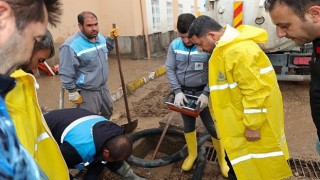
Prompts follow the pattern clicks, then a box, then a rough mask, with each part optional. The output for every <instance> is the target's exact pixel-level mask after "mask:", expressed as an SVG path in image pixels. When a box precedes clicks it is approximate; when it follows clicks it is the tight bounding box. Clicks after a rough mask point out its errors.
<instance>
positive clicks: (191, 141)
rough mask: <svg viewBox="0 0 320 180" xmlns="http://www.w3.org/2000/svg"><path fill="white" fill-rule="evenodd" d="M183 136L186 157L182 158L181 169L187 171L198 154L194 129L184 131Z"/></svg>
mask: <svg viewBox="0 0 320 180" xmlns="http://www.w3.org/2000/svg"><path fill="white" fill-rule="evenodd" d="M184 137H185V139H186V143H187V149H188V157H187V158H186V159H185V160H184V162H183V164H182V167H181V169H182V170H184V171H189V170H190V169H191V168H192V166H193V163H194V161H195V160H196V159H197V156H198V152H197V134H196V131H192V132H189V133H185V134H184Z"/></svg>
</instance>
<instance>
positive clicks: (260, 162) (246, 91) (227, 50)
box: [188, 16, 292, 180]
mask: <svg viewBox="0 0 320 180" xmlns="http://www.w3.org/2000/svg"><path fill="white" fill-rule="evenodd" d="M188 33H189V34H188V37H189V38H191V40H192V41H193V42H194V43H195V44H196V45H197V46H198V49H199V50H203V51H205V52H208V53H212V55H211V57H210V60H209V89H210V101H211V102H210V103H209V104H210V109H211V112H212V113H213V112H214V114H215V117H216V122H215V123H216V129H217V131H218V133H219V135H220V137H221V141H222V144H223V146H224V147H225V151H226V160H227V162H228V164H229V167H230V170H229V173H228V177H229V179H244V180H259V179H265V180H273V179H274V180H279V179H284V178H286V177H289V176H291V175H292V173H291V170H290V168H289V166H288V164H287V161H286V160H287V159H289V152H288V147H287V142H286V137H285V132H284V114H283V104H282V96H281V93H280V89H279V86H278V84H277V78H276V74H275V71H274V69H273V67H272V65H271V63H270V61H269V59H268V57H267V56H266V54H265V53H264V52H263V51H262V50H261V49H260V47H259V46H258V43H265V42H266V41H267V38H268V37H267V32H266V31H265V30H263V29H261V28H257V27H253V26H241V27H239V28H238V29H234V28H233V27H231V26H228V25H227V26H226V27H225V28H223V27H222V26H221V25H220V24H219V23H217V22H216V21H215V20H214V19H212V18H211V17H208V16H199V17H198V18H196V19H195V20H194V22H193V23H192V25H191V27H190V29H189V32H188Z"/></svg>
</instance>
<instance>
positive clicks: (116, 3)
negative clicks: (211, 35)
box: [49, 0, 203, 64]
mask: <svg viewBox="0 0 320 180" xmlns="http://www.w3.org/2000/svg"><path fill="white" fill-rule="evenodd" d="M201 2H202V0H108V1H105V0H90V1H78V0H68V1H63V7H62V9H63V15H62V18H61V23H60V24H59V25H58V27H57V28H51V27H49V29H50V31H51V32H52V35H53V38H54V41H55V44H56V49H57V52H59V51H58V48H59V46H60V45H61V43H63V42H64V40H65V39H66V38H68V37H69V36H70V35H72V34H74V33H75V32H77V31H79V28H78V22H77V15H78V14H79V13H80V12H82V11H91V12H93V13H95V14H96V15H97V17H98V20H99V27H100V33H101V34H102V35H104V36H107V35H108V33H109V30H110V29H111V28H112V24H116V25H117V26H118V27H119V30H120V37H119V38H118V41H119V52H120V54H121V57H122V58H129V59H144V58H150V57H155V56H158V55H160V54H161V53H162V54H163V53H164V52H165V50H166V48H167V47H168V46H169V44H170V42H171V41H172V40H173V39H174V38H176V37H177V33H176V22H177V17H178V15H179V14H181V13H192V14H195V15H196V14H198V13H199V12H200V11H201V8H202V6H203V3H201ZM110 54H111V55H115V51H112V52H110ZM57 58H58V53H57V54H56V56H55V58H54V60H53V61H54V62H49V63H51V64H52V63H56V62H57V61H58V59H57Z"/></svg>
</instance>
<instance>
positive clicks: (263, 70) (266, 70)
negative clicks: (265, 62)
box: [260, 65, 273, 74]
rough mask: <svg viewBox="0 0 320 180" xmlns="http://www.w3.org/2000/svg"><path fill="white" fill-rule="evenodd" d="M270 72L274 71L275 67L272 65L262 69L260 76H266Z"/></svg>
mask: <svg viewBox="0 0 320 180" xmlns="http://www.w3.org/2000/svg"><path fill="white" fill-rule="evenodd" d="M270 71H273V66H272V65H270V66H269V67H266V68H262V69H260V74H265V73H268V72H270Z"/></svg>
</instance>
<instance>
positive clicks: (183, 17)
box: [177, 13, 196, 34]
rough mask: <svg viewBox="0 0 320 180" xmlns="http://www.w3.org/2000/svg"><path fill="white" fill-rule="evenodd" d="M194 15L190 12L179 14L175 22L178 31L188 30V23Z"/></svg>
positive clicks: (189, 23)
mask: <svg viewBox="0 0 320 180" xmlns="http://www.w3.org/2000/svg"><path fill="white" fill-rule="evenodd" d="M195 18H196V17H195V16H194V15H193V14H191V13H184V14H180V15H179V17H178V22H177V29H178V32H179V33H182V34H185V33H187V32H188V30H189V27H190V25H191V24H192V22H193V20H194V19H195Z"/></svg>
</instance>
